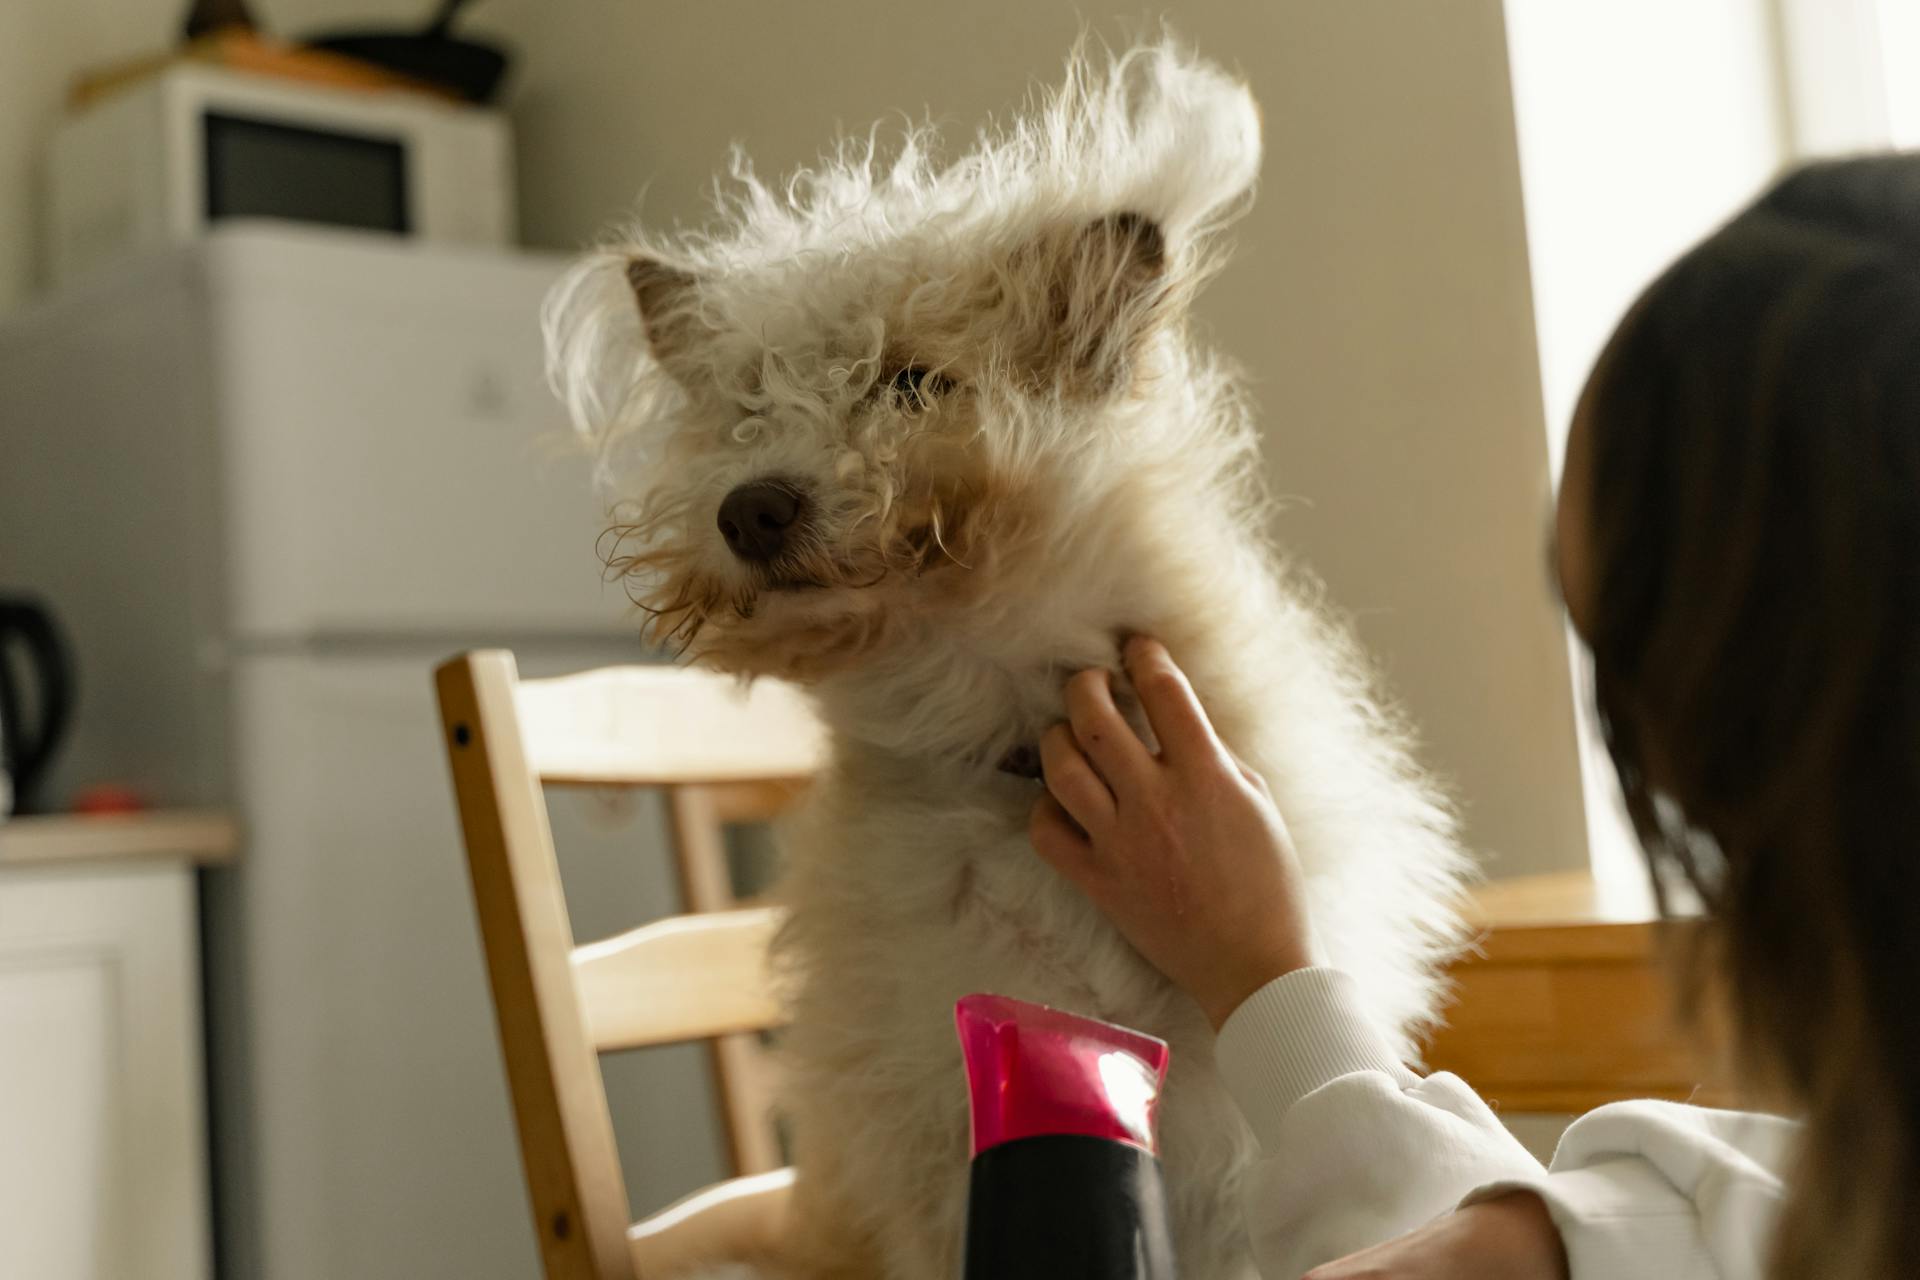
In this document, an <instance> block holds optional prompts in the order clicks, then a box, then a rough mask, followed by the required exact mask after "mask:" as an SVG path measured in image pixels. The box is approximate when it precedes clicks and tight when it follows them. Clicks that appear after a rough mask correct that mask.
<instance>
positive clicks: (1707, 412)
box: [1580, 156, 1920, 1280]
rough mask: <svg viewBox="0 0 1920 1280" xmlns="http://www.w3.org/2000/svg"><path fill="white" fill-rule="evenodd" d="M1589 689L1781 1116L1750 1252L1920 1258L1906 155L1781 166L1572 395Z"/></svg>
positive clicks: (1784, 1258)
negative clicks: (1777, 1157) (1581, 451)
mask: <svg viewBox="0 0 1920 1280" xmlns="http://www.w3.org/2000/svg"><path fill="white" fill-rule="evenodd" d="M1580 412H1581V415H1582V419H1583V427H1584V429H1585V431H1586V432H1587V434H1588V439H1589V441H1590V449H1591V452H1590V454H1589V455H1588V457H1589V458H1590V460H1591V470H1590V472H1589V475H1590V478H1591V493H1590V503H1589V505H1590V509H1591V512H1592V515H1591V532H1592V549H1593V560H1592V563H1593V566H1594V574H1593V582H1594V600H1593V602H1592V605H1593V609H1592V619H1591V626H1590V628H1589V630H1590V632H1591V635H1590V639H1591V643H1592V648H1593V656H1594V674H1595V695H1596V699H1597V702H1598V705H1599V708H1600V712H1601V716H1602V720H1603V723H1604V727H1605V729H1606V733H1607V738H1608V744H1609V748H1610V750H1611V752H1612V754H1613V757H1614V764H1615V766H1616V768H1617V770H1618V773H1619V777H1620V782H1621V786H1622V788H1623V791H1624V793H1625V796H1626V799H1627V804H1628V810H1629V812H1630V814H1631V815H1632V817H1633V820H1634V823H1635V826H1636V827H1637V829H1638V831H1639V834H1640V838H1641V842H1642V844H1643V845H1644V846H1645V848H1646V850H1647V853H1648V857H1649V861H1650V863H1651V864H1652V867H1653V871H1654V875H1655V879H1656V883H1660V882H1662V881H1663V880H1671V878H1672V877H1674V876H1684V877H1685V878H1686V879H1687V880H1689V881H1691V882H1692V884H1693V885H1694V887H1695V888H1696V889H1697V890H1698V891H1699V892H1700V894H1701V896H1702V897H1703V899H1704V900H1705V902H1706V904H1707V908H1708V914H1709V916H1710V917H1711V919H1712V924H1711V925H1710V927H1709V929H1708V931H1707V936H1706V939H1705V942H1706V947H1705V949H1704V950H1703V952H1702V953H1701V954H1702V956H1703V957H1704V958H1705V959H1706V960H1707V961H1708V962H1709V963H1708V964H1707V965H1706V966H1704V967H1705V968H1706V969H1708V970H1710V971H1711V980H1712V981H1713V983H1714V984H1715V986H1716V987H1717V988H1718V990H1719V991H1720V992H1721V993H1723V994H1724V996H1725V997H1726V1000H1727V1007H1728V1012H1729V1013H1730V1014H1731V1020H1732V1023H1733V1031H1734V1039H1735V1045H1736V1048H1737V1050H1738V1051H1739V1053H1740V1055H1741V1059H1742V1065H1743V1066H1745V1067H1747V1068H1749V1069H1750V1070H1751V1071H1752V1072H1753V1074H1754V1075H1755V1077H1756V1078H1757V1079H1760V1080H1763V1081H1764V1082H1765V1083H1766V1084H1768V1085H1770V1086H1773V1087H1779V1088H1784V1090H1785V1091H1786V1092H1787V1094H1788V1096H1790V1097H1791V1098H1792V1099H1793V1101H1794V1102H1795V1103H1796V1104H1797V1105H1798V1106H1799V1107H1800V1108H1801V1109H1803V1111H1804V1114H1805V1116H1806V1119H1807V1131H1806V1136H1805V1142H1804V1147H1803V1151H1802V1155H1801V1161H1800V1166H1799V1169H1798V1171H1797V1174H1796V1177H1795V1180H1794V1187H1793V1190H1792V1192H1791V1195H1790V1199H1789V1202H1788V1204H1787V1206H1786V1209H1785V1212H1784V1216H1783V1219H1782V1222H1781V1227H1780V1233H1779V1236H1778V1238H1777V1242H1776V1247H1775V1255H1774V1268H1773V1274H1774V1275H1775V1276H1776V1277H1780V1278H1782V1280H1804V1278H1806V1277H1813V1276H1820V1277H1827V1278H1834V1277H1860V1278H1862V1280H1864V1278H1865V1277H1876V1278H1878V1280H1885V1278H1886V1277H1891V1276H1894V1275H1898V1274H1905V1273H1907V1272H1908V1271H1910V1270H1911V1269H1912V1268H1913V1267H1914V1266H1916V1265H1920V991H1916V989H1915V986H1916V983H1917V982H1920V157H1913V156H1876V157H1868V158H1861V159H1854V160H1846V161H1840V162H1832V163H1824V164H1818V165H1813V166H1810V167H1807V168H1804V169H1801V170H1799V171H1797V172H1795V173H1793V174H1791V175H1789V176H1788V177H1786V178H1785V179H1784V180H1783V181H1781V182H1780V183H1779V184H1778V185H1776V186H1775V187H1774V188H1773V189H1772V190H1770V191H1769V192H1767V193H1766V194H1765V195H1764V196H1762V197H1761V198H1760V199H1759V200H1758V201H1757V202H1756V203H1755V204H1753V205H1752V206H1751V207H1750V208H1748V209H1747V210H1746V211H1745V212H1743V213H1742V214H1740V216H1738V217H1737V218H1735V219H1734V220H1733V221H1732V222H1731V223H1729V224H1728V225H1727V226H1726V227H1724V228H1723V229H1722V230H1720V231H1719V232H1718V233H1717V234H1715V235H1714V236H1712V237H1711V238H1710V239H1708V240H1707V241H1706V242H1705V243H1703V244H1702V245H1700V246H1699V247H1698V248H1696V249H1695V250H1693V251H1692V252H1691V253H1689V254H1688V255H1687V256H1686V257H1684V258H1682V259H1681V260H1680V261H1679V262H1678V263H1676V264H1675V265H1674V266H1673V267H1672V268H1671V269H1669V270H1668V271H1667V272H1666V274H1665V275H1663V276H1662V277H1661V278H1660V279H1659V280H1658V281H1657V282H1656V283H1655V284H1654V285H1653V286H1652V287H1651V288H1650V289H1649V290H1648V291H1647V292H1646V294H1645V295H1644V296H1643V297H1642V298H1641V299H1640V301H1639V302H1638V303H1637V304H1636V305H1635V306H1634V308H1633V310H1632V311H1631V312H1630V313H1629V314H1628V316H1627V318H1626V320H1625V321H1623V322H1622V324H1621V326H1620V329H1619V330H1618V332H1617V333H1616V334H1615V335H1614V337H1613V339H1612V341H1611V343H1610V344H1609V346H1608V348H1607V351H1606V353H1605V354H1604V355H1603V356H1602V358H1601V361H1600V363H1599V365H1598V367H1597V368H1596V370H1595V372H1594V375H1593V378H1592V380H1591V381H1590V382H1589V384H1588V388H1587V392H1586V395H1585V397H1584V399H1583V402H1582V406H1581V410H1580Z"/></svg>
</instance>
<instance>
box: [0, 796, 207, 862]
mask: <svg viewBox="0 0 1920 1280" xmlns="http://www.w3.org/2000/svg"><path fill="white" fill-rule="evenodd" d="M239 846H240V828H239V824H238V823H236V822H235V821H234V819H233V817H232V815H230V814H228V813H225V812H224V811H221V810H218V809H156V810H150V811H147V812H141V813H115V814H99V815H94V814H73V813H57V814H28V815H20V816H16V817H12V818H5V819H0V868H7V867H49V866H63V865H70V864H71V865H79V864H97V863H101V862H127V861H149V862H150V861H166V862H185V863H189V864H192V865H195V866H215V865H218V864H220V863H224V862H230V861H232V860H233V857H234V855H235V853H236V852H237V851H238V849H239Z"/></svg>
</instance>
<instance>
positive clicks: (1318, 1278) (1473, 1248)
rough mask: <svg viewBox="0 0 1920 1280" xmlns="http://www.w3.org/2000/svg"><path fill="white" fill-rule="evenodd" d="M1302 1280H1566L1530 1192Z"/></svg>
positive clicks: (1548, 1222) (1556, 1237) (1557, 1245)
mask: <svg viewBox="0 0 1920 1280" xmlns="http://www.w3.org/2000/svg"><path fill="white" fill-rule="evenodd" d="M1304 1280H1567V1248H1566V1245H1565V1243H1564V1242H1562V1241H1561V1239H1560V1229H1559V1228H1558V1227H1556V1226H1554V1225H1553V1218H1552V1216H1551V1215H1549V1214H1548V1213H1547V1206H1546V1205H1545V1204H1543V1203H1541V1200H1540V1197H1539V1196H1537V1195H1535V1194H1534V1193H1533V1192H1531V1191H1515V1192H1511V1193H1509V1194H1507V1195H1504V1196H1500V1197H1498V1198H1496V1199H1493V1200H1483V1201H1481V1202H1480V1203H1479V1204H1470V1205H1468V1206H1467V1207H1466V1208H1464V1209H1458V1210H1455V1211H1454V1212H1452V1213H1450V1214H1448V1215H1447V1216H1446V1217H1444V1218H1436V1219H1435V1220H1434V1221H1432V1222H1430V1223H1428V1224H1427V1225H1426V1226H1424V1227H1422V1228H1420V1229H1419V1230H1418V1231H1413V1232H1409V1233H1408V1234H1406V1235H1404V1236H1401V1237H1400V1238H1399V1239H1398V1240H1389V1241H1387V1242H1386V1243H1385V1244H1380V1245H1375V1246H1374V1247H1373V1248H1371V1249H1363V1250H1361V1251H1360V1252H1359V1253H1356V1254H1353V1255H1351V1256H1349V1257H1345V1258H1342V1259H1340V1260H1339V1261H1338V1262H1329V1263H1327V1264H1326V1265H1324V1266H1319V1267H1315V1268H1314V1269H1313V1270H1312V1271H1309V1272H1308V1273H1307V1274H1306V1276H1305V1277H1304Z"/></svg>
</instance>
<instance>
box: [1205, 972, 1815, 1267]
mask: <svg viewBox="0 0 1920 1280" xmlns="http://www.w3.org/2000/svg"><path fill="white" fill-rule="evenodd" d="M1358 1010H1359V1006H1358V1003H1357V1001H1356V999H1355V992H1354V988H1353V986H1352V982H1351V980H1350V979H1348V978H1347V977H1346V975H1344V974H1342V973H1339V972H1337V971H1335V970H1332V969H1302V970H1300V971H1299V972H1297V973H1291V974H1288V975H1287V976H1285V977H1282V978H1276V979H1275V980H1274V981H1272V982H1270V983H1268V984H1267V985H1266V986H1265V987H1263V988H1261V989H1260V990H1259V991H1257V992H1255V993H1254V995H1253V996H1252V997H1251V998H1249V999H1248V1000H1247V1002H1246V1003H1245V1004H1243V1005H1242V1006H1241V1007H1240V1008H1239V1009H1238V1010H1236V1011H1235V1012H1234V1015H1233V1016H1232V1017H1231V1018H1229V1019H1228V1020H1227V1024H1226V1025H1225V1026H1224V1027H1222V1028H1221V1029H1220V1043H1219V1061H1220V1069H1221V1072H1222V1074H1223V1075H1224V1076H1225V1078H1226V1081H1227V1086H1228V1088H1229V1089H1231V1090H1232V1092H1233V1096H1234V1098H1235V1100H1236V1101H1237V1102H1238V1103H1239V1105H1240V1109H1241V1111H1242V1112H1244V1113H1245V1115H1246V1117H1247V1120H1248V1122H1249V1123H1250V1124H1251V1125H1252V1126H1253V1131H1254V1134H1255V1135H1256V1136H1257V1137H1258V1138H1259V1140H1260V1147H1261V1151H1262V1158H1261V1159H1260V1161H1259V1163H1257V1164H1256V1165H1255V1166H1254V1167H1253V1169H1252V1171H1251V1173H1250V1175H1249V1177H1248V1180H1247V1223H1248V1227H1249V1230H1250V1232H1251V1234H1252V1238H1253V1252H1254V1257H1255V1259H1256V1260H1257V1261H1258V1263H1259V1266H1260V1274H1261V1275H1262V1276H1263V1277H1265V1280H1299V1277H1300V1276H1301V1275H1302V1274H1303V1273H1304V1272H1306V1271H1308V1270H1310V1269H1312V1268H1313V1267H1315V1266H1317V1265H1319V1264H1320V1263H1323V1262H1328V1261H1331V1260H1333V1259H1335V1258H1341V1257H1345V1256H1346V1255H1347V1254H1349V1253H1353V1252H1356V1251H1358V1250H1360V1249H1363V1248H1366V1247H1367V1246H1369V1245H1374V1244H1379V1243H1380V1242H1382V1241H1384V1240H1389V1239H1392V1238H1393V1237H1395V1236H1398V1235H1402V1234H1404V1233H1406V1232H1408V1231H1411V1230H1413V1229H1414V1228H1416V1227H1419V1226H1422V1225H1424V1224H1426V1223H1427V1222H1430V1221H1431V1220H1433V1219H1434V1218H1437V1217H1439V1216H1440V1215H1441V1214H1444V1213H1447V1212H1449V1211H1450V1210H1452V1209H1454V1208H1455V1207H1457V1206H1459V1205H1462V1204H1467V1203H1472V1202H1474V1201H1476V1200H1483V1199H1486V1198H1488V1197H1491V1196H1495V1195H1499V1194H1501V1193H1503V1192H1506V1191H1512V1190H1515V1189H1518V1188H1527V1189H1530V1190H1533V1191H1536V1192H1538V1193H1539V1195H1540V1197H1541V1199H1542V1200H1543V1201H1545V1203H1546V1206H1547V1209H1548V1211H1549V1212H1550V1213H1551V1214H1552V1215H1553V1220H1554V1222H1555V1223H1556V1224H1557V1225H1558V1226H1559V1228H1560V1234H1561V1237H1562V1239H1564V1240H1565V1242H1566V1247H1567V1260H1568V1263H1569V1264H1570V1267H1571V1271H1572V1277H1573V1280H1654V1278H1658V1280H1695V1278H1696V1277H1697V1278H1698V1280H1748V1278H1751V1280H1759V1278H1760V1277H1761V1276H1763V1275H1764V1262H1765V1258H1766V1253H1767V1245H1768V1241H1769V1239H1770V1237H1771V1236H1772V1231H1773V1223H1774V1220H1775V1216H1776V1214H1777V1211H1778V1208H1779V1204H1780V1198H1781V1194H1782V1183H1781V1172H1782V1170H1783V1169H1784V1168H1785V1167H1786V1164H1787V1161H1788V1158H1789V1156H1790V1151H1791V1145H1792V1140H1793V1136H1794V1133H1795V1125H1794V1124H1793V1123H1792V1122H1790V1121H1787V1120H1782V1119H1779V1118H1778V1117H1775V1116H1763V1115H1750V1114H1747V1113H1743V1112H1735V1111H1709V1110H1705V1109H1703V1108H1700V1107H1690V1106H1683V1105H1680V1104H1678V1103H1668V1102H1621V1103H1616V1104H1614V1105H1612V1106H1607V1107H1601V1108H1600V1109H1598V1110H1597V1111H1593V1112H1590V1113H1588V1114H1587V1115H1585V1116H1582V1117H1581V1118H1580V1119H1578V1120H1576V1121H1575V1122H1574V1123H1573V1126H1572V1127H1571V1128H1569V1129H1568V1130H1567V1132H1566V1135H1565V1137H1563V1138H1562V1139H1561V1141H1560V1146H1559V1149H1558V1150H1557V1151H1556V1152H1555V1153H1554V1157H1553V1163H1552V1165H1551V1166H1550V1167H1549V1168H1542V1167H1541V1166H1540V1163H1539V1162H1538V1161H1537V1160H1535V1159H1534V1158H1533V1157H1532V1156H1530V1155H1528V1154H1527V1152H1526V1149H1525V1148H1523V1147H1522V1146H1521V1145H1520V1144H1519V1143H1518V1142H1517V1141H1515V1140H1514V1138H1513V1136H1512V1135H1511V1134H1509V1133H1508V1132H1507V1131H1506V1129H1505V1128H1503V1127H1502V1126H1501V1124H1500V1122H1499V1121H1498V1120H1497V1119H1495V1118H1494V1114H1493V1112H1492V1111H1491V1110H1490V1109H1489V1108H1488V1106H1487V1104H1486V1103H1485V1102H1483V1101H1482V1100H1481V1099H1480V1096H1479V1095H1478V1094H1476V1093H1475V1092H1474V1091H1473V1090H1472V1089H1471V1088H1469V1087H1468V1086H1467V1085H1466V1083H1465V1082H1464V1081H1462V1080H1461V1079H1460V1078H1459V1077H1458V1076H1454V1075H1449V1074H1447V1073H1445V1072H1441V1073H1438V1074H1435V1075H1431V1076H1428V1077H1426V1078H1424V1079H1423V1078H1421V1077H1420V1076H1417V1075H1415V1074H1413V1073H1412V1072H1411V1071H1408V1070H1407V1069H1406V1068H1405V1067H1404V1066H1402V1065H1401V1064H1400V1062H1399V1061H1398V1060H1396V1058H1395V1057H1394V1054H1393V1051H1392V1050H1391V1049H1390V1048H1389V1047H1388V1046H1387V1044H1386V1042H1385V1041H1384V1040H1383V1039H1382V1038H1381V1036H1380V1035H1379V1033H1378V1032H1377V1031H1375V1030H1374V1029H1373V1027H1372V1026H1371V1025H1369V1024H1368V1023H1367V1021H1366V1020H1365V1019H1364V1018H1363V1017H1362V1016H1361V1015H1360V1013H1359V1011H1358Z"/></svg>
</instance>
